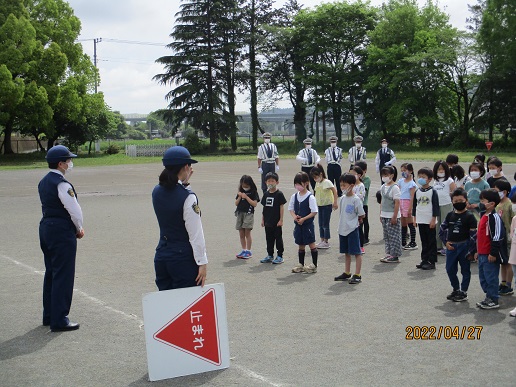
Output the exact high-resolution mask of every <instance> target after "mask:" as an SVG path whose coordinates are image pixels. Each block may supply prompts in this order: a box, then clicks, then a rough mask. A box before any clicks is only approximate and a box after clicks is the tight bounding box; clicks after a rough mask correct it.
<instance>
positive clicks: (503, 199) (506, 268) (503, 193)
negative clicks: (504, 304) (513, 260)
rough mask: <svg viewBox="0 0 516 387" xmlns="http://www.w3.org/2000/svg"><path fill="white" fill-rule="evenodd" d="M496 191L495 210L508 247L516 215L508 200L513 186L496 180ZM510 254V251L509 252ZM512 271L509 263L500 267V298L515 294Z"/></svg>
mask: <svg viewBox="0 0 516 387" xmlns="http://www.w3.org/2000/svg"><path fill="white" fill-rule="evenodd" d="M494 189H495V190H496V191H498V195H499V196H500V203H499V204H498V205H497V206H496V208H495V210H496V212H497V213H498V215H500V217H501V218H502V221H503V225H504V227H505V230H506V231H507V247H509V246H510V243H511V221H512V218H513V217H514V215H515V213H514V211H513V210H512V203H511V201H510V200H509V198H508V195H509V192H511V184H510V183H509V182H508V181H507V180H496V181H495V183H494ZM507 254H509V251H507ZM512 274H513V273H512V269H511V266H510V264H509V263H502V264H501V266H500V286H499V287H498V294H500V296H510V295H511V294H514V289H513V288H512V286H511V285H512V278H513V275H512Z"/></svg>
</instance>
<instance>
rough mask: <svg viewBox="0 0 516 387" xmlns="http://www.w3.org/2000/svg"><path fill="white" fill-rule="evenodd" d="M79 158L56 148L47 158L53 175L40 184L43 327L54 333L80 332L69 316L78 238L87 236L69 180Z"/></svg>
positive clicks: (48, 153)
mask: <svg viewBox="0 0 516 387" xmlns="http://www.w3.org/2000/svg"><path fill="white" fill-rule="evenodd" d="M76 157H77V155H75V154H73V153H72V152H70V150H69V149H68V148H67V147H65V146H63V145H56V146H54V147H52V148H51V149H50V150H49V151H48V152H47V155H46V157H45V158H46V160H47V162H48V167H49V168H50V172H49V173H48V174H47V175H46V176H45V177H43V179H41V181H40V182H39V185H38V191H39V198H40V200H41V207H42V211H43V218H42V219H41V222H40V224H39V240H40V246H41V250H42V251H43V255H44V258H45V278H44V280H43V325H45V326H50V329H51V330H52V332H62V331H73V330H76V329H79V324H77V323H73V322H70V320H69V319H68V313H69V312H70V306H71V304H72V295H73V283H74V278H75V256H76V253H77V239H81V238H82V237H83V236H84V229H83V227H82V226H83V217H82V210H81V207H80V206H79V203H78V202H77V193H76V192H75V189H74V187H73V185H71V184H70V183H69V182H68V181H67V180H66V179H65V174H66V173H69V172H70V171H71V170H72V168H73V161H72V159H73V158H76Z"/></svg>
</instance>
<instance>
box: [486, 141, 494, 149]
mask: <svg viewBox="0 0 516 387" xmlns="http://www.w3.org/2000/svg"><path fill="white" fill-rule="evenodd" d="M492 146H493V142H492V141H486V147H487V150H488V151H490V150H491V147H492Z"/></svg>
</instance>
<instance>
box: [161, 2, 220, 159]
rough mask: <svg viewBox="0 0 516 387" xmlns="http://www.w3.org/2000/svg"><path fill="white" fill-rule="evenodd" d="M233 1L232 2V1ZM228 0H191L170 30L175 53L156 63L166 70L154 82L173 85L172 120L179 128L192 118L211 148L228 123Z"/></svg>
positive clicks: (171, 93) (191, 120)
mask: <svg viewBox="0 0 516 387" xmlns="http://www.w3.org/2000/svg"><path fill="white" fill-rule="evenodd" d="M228 1H230V0H228ZM225 6H226V1H217V2H213V1H209V0H186V1H184V2H183V3H182V4H181V10H180V11H179V13H178V17H177V19H176V25H175V27H174V30H173V32H172V33H171V34H170V36H171V37H172V39H173V41H172V43H170V44H169V45H168V46H167V47H168V48H170V49H171V50H172V51H173V54H172V55H170V56H164V57H161V58H159V59H158V60H157V61H156V62H158V63H160V64H162V65H164V67H165V72H164V73H163V74H158V75H156V76H155V77H154V80H156V81H158V82H159V83H161V84H164V85H170V86H172V87H173V89H172V90H171V91H170V92H168V93H167V95H166V99H167V100H168V101H170V102H169V105H168V109H169V110H171V111H172V112H173V114H170V115H167V118H169V119H171V120H173V121H171V124H172V125H173V127H174V128H178V127H179V126H180V125H181V123H182V122H183V120H187V121H188V122H189V124H190V125H192V126H193V127H194V128H195V129H196V130H201V131H202V132H204V133H206V134H207V135H208V136H209V138H210V150H211V151H214V150H216V148H217V144H218V138H219V132H220V130H221V127H222V126H223V122H224V108H225V107H226V97H227V96H226V92H227V89H226V88H225V85H224V79H225V78H224V73H223V65H222V51H223V39H221V36H220V34H217V32H218V31H219V30H218V29H217V23H218V21H219V20H220V19H221V18H223V17H224V15H225V9H226V8H225Z"/></svg>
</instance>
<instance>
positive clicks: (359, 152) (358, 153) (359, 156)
mask: <svg viewBox="0 0 516 387" xmlns="http://www.w3.org/2000/svg"><path fill="white" fill-rule="evenodd" d="M353 141H354V142H355V146H352V147H351V148H349V152H348V160H349V162H350V164H351V166H352V167H353V166H354V165H355V163H356V162H357V161H365V159H366V156H367V155H366V148H364V147H363V146H362V141H364V138H363V137H362V136H355V137H353Z"/></svg>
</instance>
